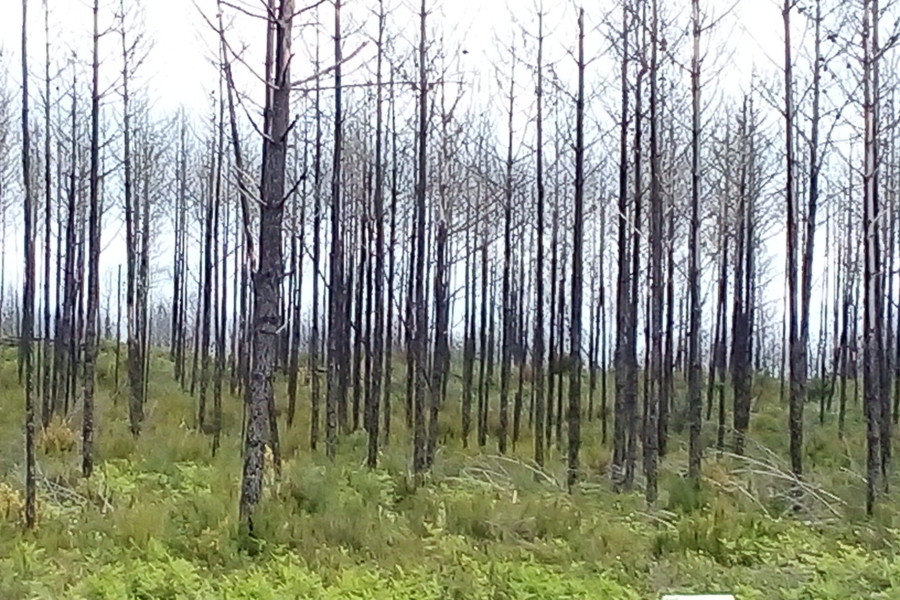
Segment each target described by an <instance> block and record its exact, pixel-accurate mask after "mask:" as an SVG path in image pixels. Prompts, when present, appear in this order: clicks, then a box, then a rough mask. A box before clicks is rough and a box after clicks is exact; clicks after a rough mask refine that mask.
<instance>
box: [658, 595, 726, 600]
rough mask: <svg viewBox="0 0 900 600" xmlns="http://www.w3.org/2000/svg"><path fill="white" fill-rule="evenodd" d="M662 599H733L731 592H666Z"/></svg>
mask: <svg viewBox="0 0 900 600" xmlns="http://www.w3.org/2000/svg"><path fill="white" fill-rule="evenodd" d="M662 600H735V597H734V596H733V595H732V594H666V595H664V596H663V597H662Z"/></svg>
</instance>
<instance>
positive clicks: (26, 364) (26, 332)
mask: <svg viewBox="0 0 900 600" xmlns="http://www.w3.org/2000/svg"><path fill="white" fill-rule="evenodd" d="M27 23H28V0H22V181H23V182H24V188H25V190H24V191H25V200H24V203H23V204H22V213H23V215H24V219H25V227H24V231H23V236H24V245H25V265H24V266H25V285H24V286H23V289H22V323H21V337H22V342H21V349H22V366H23V369H24V373H23V374H24V378H25V381H24V383H25V526H26V527H27V528H28V529H34V526H35V524H36V519H37V515H36V511H35V506H36V496H37V494H36V485H35V455H34V432H35V417H34V373H33V365H32V356H31V352H32V337H34V291H35V290H34V288H35V281H34V280H35V273H34V223H33V222H32V220H33V217H34V214H33V211H34V209H33V207H32V202H33V199H32V190H31V137H30V135H31V131H30V129H29V125H30V122H29V113H28V110H29V106H28V100H29V98H28V25H27ZM95 23H96V21H95ZM95 27H96V26H95ZM73 93H74V92H73Z"/></svg>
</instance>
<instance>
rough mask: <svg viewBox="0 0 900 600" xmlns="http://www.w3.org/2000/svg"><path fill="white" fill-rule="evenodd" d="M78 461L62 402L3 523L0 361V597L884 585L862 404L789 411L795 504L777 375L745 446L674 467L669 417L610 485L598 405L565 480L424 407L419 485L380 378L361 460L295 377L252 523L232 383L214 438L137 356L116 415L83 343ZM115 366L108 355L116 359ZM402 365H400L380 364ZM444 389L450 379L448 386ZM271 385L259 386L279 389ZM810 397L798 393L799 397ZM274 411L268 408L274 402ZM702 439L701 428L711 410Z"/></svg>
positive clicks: (7, 411)
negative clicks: (89, 375)
mask: <svg viewBox="0 0 900 600" xmlns="http://www.w3.org/2000/svg"><path fill="white" fill-rule="evenodd" d="M99 367H100V371H101V373H102V376H101V377H100V382H101V383H100V397H99V398H98V414H97V424H98V432H97V435H96V439H97V467H96V470H95V473H94V476H93V477H92V478H91V479H90V480H84V479H83V478H81V477H80V457H79V453H78V451H79V443H78V439H77V438H78V436H77V435H76V432H78V431H80V417H79V412H78V407H76V409H75V411H74V412H73V415H72V416H71V418H70V419H69V420H63V421H55V422H54V424H53V425H52V426H51V427H50V428H48V429H47V430H45V431H43V432H41V434H40V436H39V439H38V447H39V456H38V460H39V478H38V479H39V482H40V486H39V504H38V513H39V525H38V527H37V529H36V530H35V531H33V532H26V531H24V530H23V528H22V526H21V499H22V496H21V481H22V467H21V462H22V460H21V459H22V453H21V390H20V388H18V387H17V385H16V384H15V377H16V374H15V365H14V362H13V361H11V360H6V361H0V406H2V407H3V408H4V410H0V433H2V437H0V598H3V599H4V600H5V599H7V598H9V599H17V598H22V599H30V598H48V599H49V598H73V599H74V598H109V599H112V598H117V599H118V598H136V599H138V598H140V599H157V598H159V599H166V598H179V599H181V598H183V599H194V598H216V599H239V598H247V599H249V598H258V599H270V598H271V599H273V600H274V599H281V598H304V599H305V598H311V599H323V600H324V599H339V598H340V599H348V600H349V599H351V598H352V599H358V600H379V599H384V600H389V599H398V600H403V599H407V598H408V599H415V600H428V599H435V600H437V599H454V598H458V599H473V600H489V599H490V600H496V599H509V600H513V599H520V598H521V599H535V600H537V599H548V600H554V599H585V600H588V599H591V600H593V599H606V598H609V599H613V600H617V599H622V600H632V599H633V600H638V599H644V598H655V597H658V595H659V593H661V592H670V591H682V592H691V591H694V592H715V591H726V592H732V593H734V594H736V595H737V598H739V599H740V600H745V599H760V600H762V599H767V600H768V599H774V600H830V599H834V600H838V599H841V600H843V599H845V598H873V599H896V598H900V558H898V556H897V555H896V550H897V548H898V543H900V520H898V519H897V514H898V513H897V511H896V508H895V505H894V503H893V502H892V501H891V500H887V501H882V502H881V504H880V505H879V512H878V514H877V515H876V517H875V518H874V519H867V518H865V516H864V515H863V514H862V512H861V510H860V508H859V507H860V506H862V497H863V496H862V494H863V491H864V487H863V485H862V483H861V481H860V479H859V475H858V473H860V470H859V460H860V459H861V457H862V456H864V446H863V443H862V441H861V440H860V439H859V431H860V429H861V427H862V426H863V423H862V420H861V418H860V417H859V416H858V415H856V414H855V413H854V412H852V411H851V412H850V413H848V435H847V436H845V438H844V439H840V438H838V436H837V435H835V427H836V425H835V423H834V421H836V419H834V418H833V416H832V415H830V414H829V415H828V421H827V422H826V424H825V425H824V426H822V427H817V426H816V419H817V415H815V414H809V415H808V417H809V425H808V427H809V429H808V435H807V442H806V448H805V450H806V461H807V464H808V465H809V475H808V476H807V479H806V480H805V481H804V485H805V486H806V487H805V488H804V490H805V491H804V493H803V496H802V503H801V506H800V507H799V508H798V506H797V505H798V502H799V501H798V499H797V496H792V495H791V492H792V490H794V487H793V486H792V484H791V481H790V480H789V479H788V478H786V477H785V473H786V467H785V464H784V460H783V457H784V456H785V455H786V453H785V452H784V446H785V445H786V443H787V440H786V439H782V437H784V436H783V434H784V431H785V428H784V423H785V419H784V417H785V415H784V409H783V407H782V406H780V405H779V403H778V401H777V384H774V385H773V383H772V382H770V381H761V382H757V388H758V391H759V393H760V394H761V397H762V398H763V399H764V401H762V402H760V403H758V406H756V407H755V410H754V414H753V417H752V427H751V432H750V441H749V443H748V451H747V457H746V458H738V457H733V456H730V455H729V454H728V453H727V452H726V453H723V454H722V455H717V453H716V451H715V449H714V448H713V447H710V448H708V449H707V452H706V460H705V464H704V479H703V485H702V486H701V488H700V489H699V490H698V489H695V488H694V487H693V486H692V485H690V484H688V483H687V482H686V481H685V479H684V478H683V472H684V468H685V456H686V455H685V449H684V446H685V444H684V439H683V438H682V437H681V434H676V435H673V438H672V440H671V441H670V449H669V455H668V456H667V458H666V459H665V461H664V462H663V463H662V469H661V476H660V477H661V479H660V499H659V502H658V503H657V505H656V506H655V507H654V508H653V509H648V508H647V507H646V506H645V504H644V501H643V497H642V494H641V492H640V486H641V485H642V481H641V480H640V477H639V478H638V482H637V483H638V486H637V487H638V489H636V490H635V491H633V492H629V493H622V494H616V493H614V492H613V491H612V490H611V489H610V486H609V483H608V477H607V473H606V470H607V468H608V465H609V461H610V458H609V449H608V448H607V447H605V446H604V445H602V444H600V443H599V435H598V432H599V425H598V423H597V422H596V421H595V422H592V423H586V424H585V426H584V432H585V444H584V447H583V452H582V466H583V471H584V480H583V482H582V483H581V485H580V486H579V488H578V489H577V490H576V491H575V492H574V493H572V494H569V493H568V492H566V490H565V489H564V486H563V483H562V482H563V481H564V476H565V471H564V466H563V464H562V456H563V454H562V453H561V452H560V451H559V450H558V449H557V448H556V443H555V440H554V444H553V446H552V447H551V448H552V449H551V450H550V460H549V461H548V464H547V467H546V469H537V468H535V467H534V466H533V465H532V464H531V463H530V462H529V461H528V460H527V457H528V455H529V454H530V448H531V443H532V442H531V439H530V438H529V437H528V436H527V435H524V436H523V438H522V439H521V440H520V442H519V444H518V445H517V447H516V449H515V450H513V451H512V452H511V453H510V455H509V456H507V457H501V456H498V455H497V454H496V453H495V452H494V450H493V448H494V441H493V440H491V442H490V444H491V446H488V447H486V448H484V449H479V448H478V447H477V444H472V446H474V447H470V448H468V449H463V448H462V446H461V443H460V441H459V439H458V429H457V423H458V419H459V415H458V412H456V411H455V410H454V408H453V407H452V406H448V407H447V408H446V409H445V411H444V412H443V413H442V417H441V425H440V428H439V429H440V431H439V433H440V436H441V439H442V444H441V446H440V448H439V451H438V453H437V457H436V462H435V466H434V469H433V471H432V473H431V474H430V475H429V476H428V477H427V478H426V480H425V481H422V482H418V485H417V484H416V482H415V481H414V479H413V478H412V477H411V476H410V473H409V458H410V452H409V450H410V444H409V440H408V438H407V437H406V435H405V433H404V429H405V427H404V425H403V418H402V417H403V415H402V402H401V401H400V399H399V397H398V401H397V403H396V404H395V406H396V407H398V414H397V415H396V416H397V419H396V422H395V424H394V427H393V431H394V432H395V433H394V435H393V437H392V439H391V444H390V445H389V446H387V447H386V448H383V449H382V452H381V454H380V457H379V459H380V460H379V467H378V468H377V469H375V470H369V469H367V468H365V466H364V465H363V462H362V459H363V457H364V453H365V443H366V441H365V437H364V435H363V434H362V433H354V434H350V435H348V436H345V437H343V438H342V439H341V442H340V446H339V450H338V457H337V459H336V460H335V461H334V462H331V461H328V460H326V459H325V458H324V457H323V455H322V452H321V451H318V452H313V451H311V450H310V449H309V441H308V431H309V426H308V413H307V411H306V407H307V406H308V401H309V399H308V396H306V390H305V389H302V390H301V397H300V399H299V406H301V409H300V411H299V412H298V414H297V419H296V421H295V423H294V427H293V428H291V429H288V428H286V427H285V429H284V430H283V434H282V440H283V449H284V456H285V461H284V464H283V467H282V472H281V474H280V476H277V475H276V474H275V472H274V471H273V470H271V469H270V470H269V471H268V472H267V474H266V485H265V496H264V498H263V501H262V503H261V505H260V507H259V509H258V511H257V513H256V515H255V518H254V534H253V535H252V536H251V535H249V534H248V533H247V531H246V530H244V529H243V528H241V527H239V525H238V522H237V500H238V494H239V486H238V483H239V473H240V465H241V458H240V447H239V443H238V442H239V438H240V435H239V432H240V427H241V423H240V404H239V401H238V400H237V399H234V398H231V397H227V398H226V400H225V403H224V406H225V414H224V419H223V422H224V428H225V432H224V435H223V443H222V447H221V449H220V451H219V453H218V454H217V455H216V456H213V455H212V453H211V440H210V438H209V436H206V435H204V434H202V433H199V432H197V431H196V430H195V428H194V426H193V425H194V421H195V419H194V414H195V411H196V404H195V400H193V399H191V398H190V397H189V396H187V395H186V394H184V393H183V392H182V391H181V390H180V388H179V386H177V385H176V384H175V383H174V382H172V380H171V374H170V373H171V371H170V369H171V365H170V364H169V363H168V362H167V361H166V360H165V359H164V357H161V356H154V357H153V360H152V361H151V372H152V374H153V375H152V379H151V381H150V394H149V398H150V399H149V401H148V406H147V414H148V419H147V423H146V426H145V429H144V431H143V433H142V435H141V437H140V438H139V439H137V440H135V439H133V438H132V437H131V435H130V434H129V433H128V428H127V420H126V407H125V401H126V397H125V393H124V391H123V388H124V385H120V390H119V391H118V392H116V391H115V385H114V382H113V377H114V375H113V372H114V371H113V368H112V359H111V355H110V353H109V352H105V353H103V355H101V359H100V364H99ZM123 372H124V371H123ZM398 387H402V385H398ZM452 393H454V390H453V389H451V395H452ZM282 403H283V398H281V397H280V398H279V407H280V409H281V410H284V407H283V406H282ZM809 412H810V413H814V412H815V411H814V410H812V407H810V411H809ZM282 416H283V415H282ZM704 439H705V440H706V442H707V443H709V444H710V445H714V443H715V431H714V427H713V426H712V425H709V426H707V427H705V430H704Z"/></svg>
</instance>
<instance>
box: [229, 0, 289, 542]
mask: <svg viewBox="0 0 900 600" xmlns="http://www.w3.org/2000/svg"><path fill="white" fill-rule="evenodd" d="M293 14H294V2H293V0H280V1H279V2H278V5H277V13H276V14H275V15H273V17H272V19H271V20H270V22H269V23H268V26H269V27H272V28H274V42H275V69H274V70H273V73H272V78H271V81H267V82H266V85H267V86H269V89H270V92H271V104H269V103H268V102H267V110H269V111H271V112H270V120H269V121H268V125H269V127H268V128H267V134H268V135H267V136H266V137H265V138H264V140H263V147H264V149H265V150H264V153H263V155H264V162H263V165H262V170H263V176H262V190H261V202H260V206H259V210H260V221H259V263H258V268H257V270H256V272H255V273H254V274H253V279H254V281H253V330H252V341H251V343H252V356H253V358H252V365H251V374H250V406H249V416H248V419H247V432H246V437H245V439H244V466H243V476H242V480H241V500H240V517H241V521H242V523H244V524H245V525H246V526H247V527H248V528H249V529H250V530H251V531H252V529H253V514H252V513H253V510H254V508H255V507H256V505H257V504H258V503H259V501H260V497H261V495H262V479H263V469H264V466H265V465H264V461H265V452H264V446H265V443H266V441H267V437H269V436H271V433H272V431H271V417H272V416H274V415H270V414H269V413H270V409H271V406H272V404H273V392H272V377H273V371H274V366H275V353H276V351H277V345H278V340H277V335H278V334H277V332H278V328H279V327H280V325H281V315H280V314H279V313H278V309H279V305H280V296H281V281H282V277H283V273H282V271H283V268H284V264H283V261H282V239H281V236H282V231H281V230H282V224H283V223H282V221H283V218H284V187H285V158H286V154H287V142H288V140H287V134H288V129H289V125H290V95H291V81H290V58H291V27H292V24H293ZM267 434H268V436H267ZM268 441H270V442H271V443H272V444H273V446H274V445H275V444H276V440H274V439H272V440H268ZM274 451H275V448H273V452H274Z"/></svg>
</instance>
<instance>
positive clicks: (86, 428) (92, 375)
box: [81, 0, 100, 477]
mask: <svg viewBox="0 0 900 600" xmlns="http://www.w3.org/2000/svg"><path fill="white" fill-rule="evenodd" d="M99 12H100V7H99V0H94V3H93V50H92V54H91V56H92V65H91V154H90V192H89V194H90V195H89V205H88V207H89V208H88V210H89V214H88V232H87V238H88V239H87V242H88V261H87V262H88V269H87V277H88V285H87V306H86V309H85V319H84V321H85V322H84V365H83V366H84V381H83V392H82V393H83V398H82V400H83V402H84V405H83V407H82V409H83V416H82V428H81V435H82V448H81V451H82V462H81V472H82V475H83V476H84V477H90V476H91V474H92V473H93V471H94V388H95V385H96V365H97V347H98V340H97V337H98V336H97V333H98V330H97V317H98V313H99V302H100V50H99V46H100V30H99V25H98V19H99Z"/></svg>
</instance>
